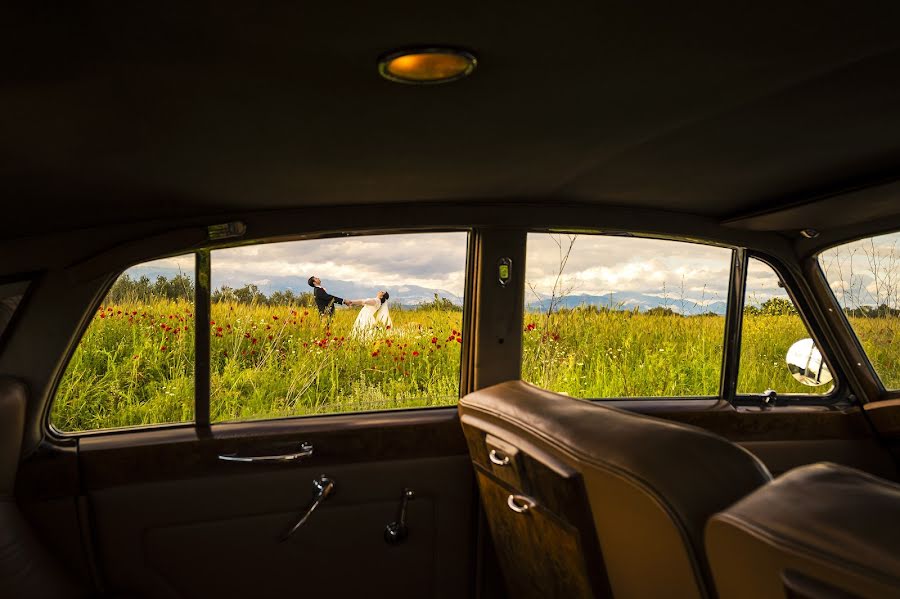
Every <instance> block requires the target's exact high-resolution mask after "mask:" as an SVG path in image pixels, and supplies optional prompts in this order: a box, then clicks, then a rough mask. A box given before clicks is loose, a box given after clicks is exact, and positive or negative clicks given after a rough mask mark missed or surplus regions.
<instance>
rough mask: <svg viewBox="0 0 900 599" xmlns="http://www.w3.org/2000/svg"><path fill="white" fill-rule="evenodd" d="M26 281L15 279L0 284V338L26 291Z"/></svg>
mask: <svg viewBox="0 0 900 599" xmlns="http://www.w3.org/2000/svg"><path fill="white" fill-rule="evenodd" d="M28 285H29V283H28V281H15V282H12V283H2V284H0V339H2V338H3V334H4V333H5V332H6V329H7V327H8V326H9V323H10V321H11V320H12V317H13V314H15V313H16V309H17V308H18V307H19V304H20V303H21V302H22V298H23V297H25V292H26V291H28Z"/></svg>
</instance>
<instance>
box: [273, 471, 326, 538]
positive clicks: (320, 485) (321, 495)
mask: <svg viewBox="0 0 900 599" xmlns="http://www.w3.org/2000/svg"><path fill="white" fill-rule="evenodd" d="M312 484H313V496H312V501H311V502H310V504H309V507H308V508H306V511H305V512H303V515H302V516H300V518H299V519H298V520H297V521H296V522H295V523H294V525H293V526H291V528H290V529H289V530H288V531H287V532H286V533H284V534H283V535H281V541H287V540H288V539H289V538H291V535H293V534H294V533H295V532H297V529H298V528H300V527H301V526H303V525H304V524H305V523H306V521H307V520H309V517H310V516H311V515H312V513H313V512H314V511H316V508H317V507H319V504H320V503H322V502H323V501H325V500H326V499H328V498H329V497H330V496H331V494H332V493H333V492H334V481H333V480H332V479H330V478H328V477H327V476H325V475H324V474H322V475H321V476H319V477H318V478H315V479H313V483H312Z"/></svg>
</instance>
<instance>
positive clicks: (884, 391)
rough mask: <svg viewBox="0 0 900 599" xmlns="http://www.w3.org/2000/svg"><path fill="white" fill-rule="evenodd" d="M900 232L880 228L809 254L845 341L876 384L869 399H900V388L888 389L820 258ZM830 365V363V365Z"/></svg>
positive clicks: (895, 229)
mask: <svg viewBox="0 0 900 599" xmlns="http://www.w3.org/2000/svg"><path fill="white" fill-rule="evenodd" d="M897 234H900V229H897V228H893V229H887V230H879V231H876V232H869V233H866V234H864V235H857V236H853V237H851V238H847V239H843V240H841V241H836V242H834V243H830V244H828V245H826V246H824V247H821V248H817V249H816V251H815V253H814V254H812V255H810V256H809V259H810V260H811V261H812V262H813V263H814V267H813V269H812V270H813V272H814V275H815V276H817V277H818V279H819V280H818V283H819V284H820V285H821V286H822V288H823V290H824V291H825V294H824V295H825V298H823V300H824V301H828V302H829V303H831V305H832V307H833V308H834V312H836V313H838V316H837V319H838V322H839V323H840V326H841V333H842V334H843V336H844V337H845V338H846V339H845V342H849V343H852V344H853V348H852V349H853V350H855V352H856V353H857V355H858V356H860V357H861V358H862V364H861V366H862V367H863V368H865V370H866V374H867V375H868V376H867V378H868V379H869V380H870V381H871V382H872V383H874V384H875V386H876V389H877V396H876V397H873V398H871V399H870V400H869V401H882V400H891V399H900V389H888V388H887V387H886V386H885V384H884V381H882V380H881V376H880V375H879V374H878V371H877V370H876V369H875V365H874V364H873V363H872V359H871V358H870V357H869V354H868V352H866V349H865V348H864V347H863V345H862V341H860V339H859V335H857V333H856V330H855V329H854V328H853V324H852V323H851V322H850V319H849V318H848V317H847V314H846V312H844V307H843V306H841V302H840V301H839V300H838V298H837V295H836V294H835V292H834V289H832V288H831V282H830V281H829V280H828V275H827V274H826V273H825V270H824V269H823V268H822V262H821V260H820V259H819V258H820V256H821V255H822V254H824V253H825V252H827V251H829V250H832V249H834V248H837V247H840V246H844V245H849V244H851V243H857V242H859V241H865V240H867V239H872V238H875V237H882V236H885V235H897ZM829 367H830V365H829Z"/></svg>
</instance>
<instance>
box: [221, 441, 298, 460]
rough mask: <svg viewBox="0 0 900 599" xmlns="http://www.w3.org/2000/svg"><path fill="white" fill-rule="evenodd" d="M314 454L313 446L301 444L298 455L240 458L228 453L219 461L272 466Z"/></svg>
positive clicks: (222, 455) (286, 454)
mask: <svg viewBox="0 0 900 599" xmlns="http://www.w3.org/2000/svg"><path fill="white" fill-rule="evenodd" d="M312 454H313V446H312V445H310V444H309V443H301V444H300V451H298V452H297V453H285V454H281V455H253V456H239V455H237V454H234V453H226V454H219V459H220V460H222V461H224V462H243V463H260V464H271V463H276V464H280V463H284V462H293V461H295V460H299V459H301V458H308V457H309V456H311V455H312Z"/></svg>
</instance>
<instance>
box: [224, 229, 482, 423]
mask: <svg viewBox="0 0 900 599" xmlns="http://www.w3.org/2000/svg"><path fill="white" fill-rule="evenodd" d="M467 240H468V234H467V233H466V232H446V233H415V234H391V235H368V236H357V237H346V238H344V237H342V238H334V239H314V240H301V241H289V242H279V243H261V244H257V245H250V246H243V247H236V248H229V249H221V250H214V251H213V252H212V253H211V265H212V266H211V269H212V270H211V272H212V296H211V300H212V301H211V306H210V317H211V318H210V320H211V322H210V335H211V337H210V360H211V363H210V378H211V380H210V418H211V419H212V421H213V422H221V421H236V420H257V419H263V418H279V417H287V416H300V415H314V414H331V413H336V412H366V411H375V410H389V409H397V408H421V407H432V406H447V405H454V404H456V402H457V401H458V400H459V384H460V355H461V348H462V342H463V333H462V329H463V326H462V317H463V294H464V288H465V285H464V282H465V270H466V251H467Z"/></svg>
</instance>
